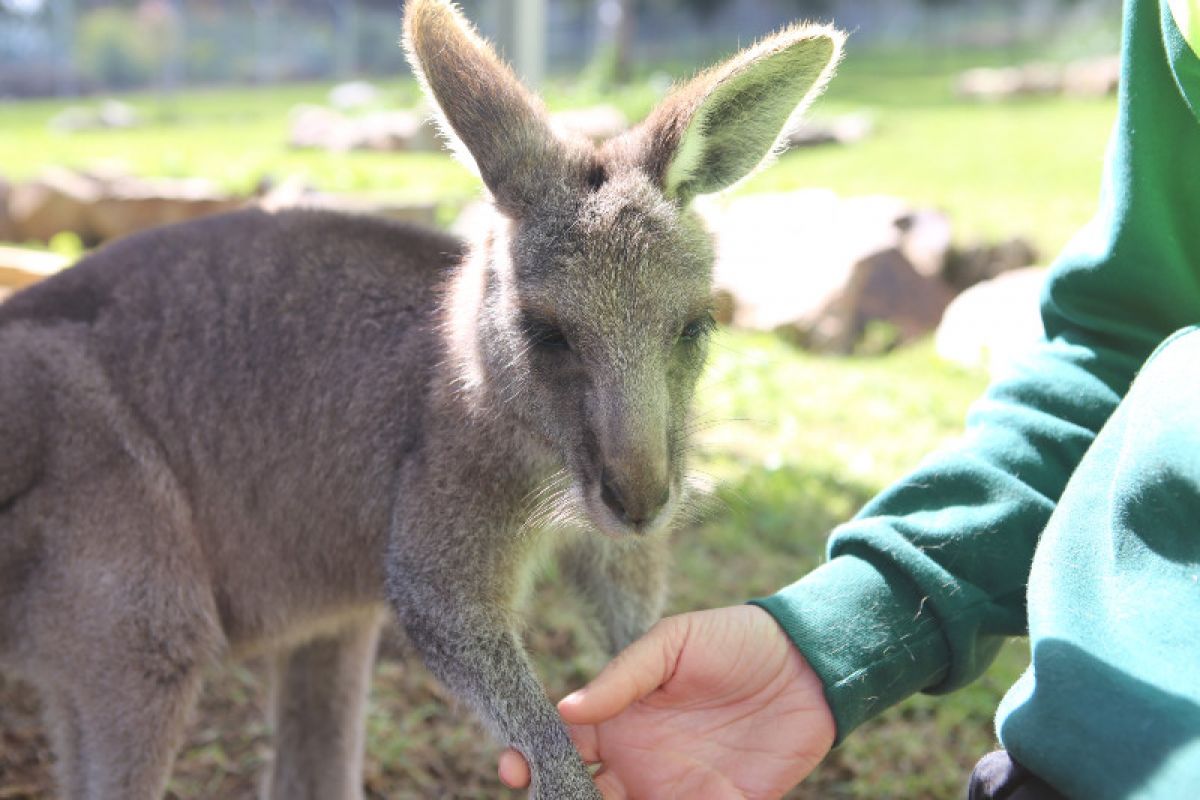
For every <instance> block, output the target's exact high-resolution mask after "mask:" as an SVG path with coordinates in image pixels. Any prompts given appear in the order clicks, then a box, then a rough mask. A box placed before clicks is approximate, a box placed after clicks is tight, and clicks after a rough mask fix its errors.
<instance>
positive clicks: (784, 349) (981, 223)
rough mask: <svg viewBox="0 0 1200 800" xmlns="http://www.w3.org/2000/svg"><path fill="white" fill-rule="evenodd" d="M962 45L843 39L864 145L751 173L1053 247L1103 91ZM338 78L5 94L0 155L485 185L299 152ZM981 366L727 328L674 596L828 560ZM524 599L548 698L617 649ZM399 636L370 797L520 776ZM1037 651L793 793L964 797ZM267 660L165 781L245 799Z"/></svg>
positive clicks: (1094, 151) (563, 613)
mask: <svg viewBox="0 0 1200 800" xmlns="http://www.w3.org/2000/svg"><path fill="white" fill-rule="evenodd" d="M982 58H984V59H987V58H988V57H987V56H984V57H982ZM965 63H966V59H965V58H964V57H962V56H954V55H947V56H943V57H942V58H941V59H940V60H939V61H938V62H937V63H935V64H933V65H932V66H931V65H930V64H929V63H928V62H927V61H922V60H920V59H917V58H915V57H913V56H912V55H911V54H871V53H862V54H859V53H856V52H854V50H853V48H852V50H851V53H850V55H849V57H848V59H847V61H846V63H845V64H844V66H843V68H842V70H841V75H840V76H839V78H838V79H837V80H836V81H835V83H834V85H833V87H832V89H831V91H830V92H829V94H828V96H827V97H826V98H824V99H823V100H822V101H821V102H820V103H819V104H818V106H817V108H816V112H817V113H818V114H822V115H828V114H837V113H845V112H857V111H865V112H867V113H870V114H871V115H872V116H873V118H874V120H875V124H876V131H875V133H874V135H873V136H872V137H871V138H870V139H868V140H867V141H865V142H863V143H861V144H859V145H857V146H854V147H849V148H843V149H838V148H819V149H812V150H806V151H798V152H792V153H789V154H786V155H785V156H783V158H782V159H781V160H780V162H779V163H778V164H776V165H775V166H773V167H772V168H771V169H769V170H767V171H765V172H763V173H762V174H761V175H759V176H757V177H756V178H754V179H753V180H751V181H750V182H748V183H747V184H745V185H744V186H742V187H741V188H740V189H739V191H742V192H754V191H779V190H787V189H793V188H799V187H802V186H825V187H830V188H833V189H835V190H837V191H839V192H843V193H889V194H897V195H901V196H905V197H908V198H911V199H912V200H914V201H916V202H919V203H924V204H930V205H935V206H939V207H941V208H944V209H945V210H947V211H948V212H949V213H950V215H951V217H952V219H953V221H954V223H955V225H956V231H957V234H958V236H959V238H960V239H962V240H970V239H974V238H994V237H999V236H1009V235H1023V236H1026V237H1028V238H1030V239H1031V240H1032V241H1033V242H1034V243H1035V244H1036V245H1037V246H1038V247H1039V248H1040V249H1041V251H1042V252H1043V253H1044V254H1046V255H1047V256H1048V255H1052V254H1053V253H1054V252H1055V251H1056V250H1057V249H1058V248H1059V247H1061V245H1062V244H1063V242H1064V241H1065V240H1066V238H1067V237H1068V236H1069V235H1070V233H1071V232H1072V231H1073V230H1074V229H1075V228H1076V227H1078V226H1079V225H1080V224H1081V223H1082V222H1083V221H1084V220H1085V219H1086V218H1087V216H1088V215H1089V214H1090V212H1091V210H1092V207H1093V203H1094V196H1095V192H1096V189H1097V187H1098V184H1099V172H1100V160H1101V155H1102V152H1103V145H1104V140H1105V138H1106V136H1107V132H1108V127H1109V125H1110V124H1111V120H1112V116H1113V110H1114V106H1113V103H1112V101H1110V100H1096V101H1066V100H1056V99H1036V100H1026V101H1020V102H1015V103H1008V104H1003V105H994V106H976V105H970V104H964V103H961V102H958V101H955V100H954V98H953V96H952V93H951V91H950V78H951V75H952V73H953V72H954V70H956V69H957V68H959V67H961V66H964V65H965ZM650 85H651V84H650V83H648V82H641V83H638V84H635V85H633V86H631V87H629V88H627V89H623V90H619V91H616V92H613V93H604V94H603V95H601V94H600V93H599V92H597V90H596V89H595V88H594V87H590V86H588V85H586V84H571V83H568V82H561V83H555V84H553V85H552V86H550V87H549V88H548V92H547V94H548V97H549V101H550V103H551V105H552V106H554V107H570V106H577V105H583V104H586V103H589V102H592V101H595V100H597V99H604V100H607V101H610V102H615V103H616V104H618V105H620V106H621V107H622V108H623V109H624V110H625V111H626V112H627V113H629V114H630V115H631V116H634V117H637V116H640V115H641V114H642V113H644V112H645V111H646V110H647V109H648V108H649V107H650V105H651V104H652V103H653V102H654V100H655V97H656V94H655V91H654V90H653V89H651V88H650ZM327 88H328V87H326V86H317V85H310V86H299V87H286V88H278V89H271V90H267V91H260V92H253V91H229V90H212V91H195V92H189V93H187V94H186V95H183V96H181V97H179V98H177V99H176V100H174V101H172V102H171V103H169V104H163V103H160V102H159V100H158V99H157V98H155V97H152V96H142V97H133V98H129V99H130V101H131V102H133V103H134V104H135V105H136V106H138V107H139V108H140V109H142V110H143V111H144V113H146V114H147V115H148V117H149V118H150V119H151V120H152V122H151V124H149V125H147V126H146V127H144V128H141V129H137V130H133V131H125V132H87V133H79V134H74V135H65V134H55V133H49V132H48V131H47V127H46V121H47V119H48V118H49V117H50V116H51V115H52V114H53V113H54V112H55V111H57V110H58V109H60V108H61V107H62V104H61V103H57V102H29V103H19V104H15V103H5V104H0V176H3V177H6V178H9V179H18V178H23V177H27V176H30V175H32V174H35V173H36V172H37V171H38V170H39V169H41V168H42V167H43V166H45V165H48V164H68V165H75V166H85V165H88V164H90V163H94V162H96V161H109V162H114V161H115V162H118V163H121V164H123V165H124V166H126V167H128V168H129V169H131V170H133V171H135V172H137V173H139V174H145V175H176V176H190V175H201V176H205V177H208V178H211V179H213V180H216V181H218V182H219V183H221V184H223V185H225V186H228V187H230V188H233V189H237V190H248V189H249V188H250V187H252V186H253V185H254V184H255V183H256V182H257V181H258V180H259V179H260V178H261V177H262V176H264V175H272V176H275V177H277V178H282V177H284V176H287V175H291V174H300V175H304V176H305V177H307V178H308V180H309V181H310V182H312V183H313V184H315V185H316V186H318V187H320V188H322V189H326V190H336V191H354V192H364V193H372V194H388V195H396V196H403V197H408V198H412V199H421V200H436V201H438V202H440V203H443V204H445V207H446V208H447V212H446V215H447V216H448V215H451V214H452V213H453V209H454V208H455V207H456V206H458V205H461V204H462V203H463V202H465V201H466V200H468V199H469V198H471V197H473V196H474V195H475V193H476V192H477V190H478V186H477V183H476V181H475V179H474V178H472V177H471V176H470V175H469V174H468V173H467V172H466V171H465V170H463V169H462V168H461V167H459V166H458V165H457V164H455V163H454V162H452V161H451V160H449V159H448V158H446V157H444V156H441V155H431V154H345V155H329V154H324V153H302V152H293V151H289V150H288V149H287V148H286V146H285V144H284V142H285V137H286V127H285V118H286V113H287V110H288V109H289V108H290V107H291V106H292V105H294V104H295V103H298V102H313V101H316V102H319V101H321V100H322V99H323V97H324V94H325V91H326V89H327ZM385 88H386V90H387V92H388V95H389V98H390V99H391V101H393V102H394V103H396V104H400V105H408V104H411V103H412V102H414V101H415V99H416V93H415V87H414V86H413V85H412V84H411V83H409V82H393V83H389V84H387V85H386V87H385ZM983 385H984V380H983V377H982V376H980V375H977V374H970V373H964V372H961V371H959V370H956V369H954V368H951V367H948V366H946V365H945V364H943V363H941V362H939V361H938V360H937V359H936V357H935V356H934V355H933V352H932V348H931V347H930V346H929V345H928V344H924V345H918V346H916V347H914V348H912V349H909V350H906V351H903V352H898V353H893V354H891V355H888V356H884V357H879V358H873V359H855V360H840V359H831V358H822V357H816V356H812V355H808V354H805V353H803V352H800V351H797V350H796V349H794V348H792V347H790V346H788V345H786V344H784V343H782V342H780V341H777V340H775V339H773V338H771V337H766V336H759V335H748V334H741V333H733V332H723V333H721V334H720V336H719V340H718V345H717V347H716V348H715V353H714V358H713V361H712V364H711V367H710V368H709V370H708V372H707V376H706V378H705V388H704V390H703V392H702V393H701V394H702V405H703V407H704V412H705V414H706V416H707V418H709V419H711V420H713V421H714V422H715V423H716V424H715V425H714V426H713V427H711V428H708V429H707V430H706V431H705V433H704V435H703V440H704V441H703V446H702V447H701V448H700V451H701V452H702V455H701V456H700V457H701V459H702V463H701V465H700V466H701V468H702V469H704V470H705V471H707V472H709V473H711V474H712V475H713V476H714V478H716V480H717V486H718V488H717V490H716V496H717V499H718V502H717V503H715V504H714V505H713V510H712V512H711V513H710V515H709V517H708V518H707V519H706V520H705V521H704V522H703V523H702V524H700V525H698V526H696V527H695V528H693V529H690V530H688V531H686V532H683V533H681V534H680V535H679V536H678V540H677V542H676V554H677V556H676V560H677V570H676V579H675V582H674V593H673V597H672V600H671V610H672V611H682V610H687V609H693V608H697V607H702V606H712V605H718V604H725V603H736V602H740V601H742V600H744V599H745V598H747V597H751V596H754V595H758V594H762V593H767V592H770V591H772V590H773V589H775V588H777V587H778V586H780V585H782V584H785V583H788V582H790V581H791V580H793V579H795V578H796V577H798V576H799V575H800V574H802V573H803V572H804V571H805V570H807V569H809V568H811V567H813V566H814V565H816V564H817V563H819V561H820V559H821V554H822V547H823V541H824V538H825V536H826V535H827V533H828V531H829V529H830V528H831V527H832V526H833V525H835V524H837V523H838V522H839V521H842V520H844V519H845V518H846V517H848V516H850V515H851V514H853V513H854V511H855V510H856V509H857V508H858V507H859V506H860V505H861V504H862V503H863V502H864V501H865V500H866V499H867V498H868V497H870V496H871V494H872V493H874V492H875V491H877V490H878V489H880V488H881V487H882V486H884V485H885V484H886V483H887V482H889V481H890V480H893V479H895V478H896V477H898V476H899V475H900V474H901V473H902V472H903V471H904V470H905V469H907V468H908V467H910V466H912V465H913V464H914V463H915V462H916V461H917V460H918V459H920V458H921V456H922V455H924V454H925V453H926V452H928V451H929V450H930V449H932V448H934V447H937V446H938V445H939V444H941V443H944V442H946V441H947V440H948V439H950V438H951V437H953V436H954V435H955V434H956V432H957V431H958V429H959V427H960V425H961V420H962V418H963V415H964V412H965V409H966V407H967V404H968V403H969V401H970V399H971V398H972V397H973V396H974V395H976V394H977V393H978V392H979V391H980V390H981V389H982V387H983ZM533 597H534V598H535V608H534V609H533V610H532V612H531V614H530V623H529V633H528V639H529V644H530V647H531V650H532V651H533V653H534V655H535V659H536V661H537V663H538V666H539V669H540V670H541V673H542V674H543V675H544V676H545V678H546V681H547V684H548V686H549V688H550V691H551V693H552V694H553V695H555V696H558V695H561V694H562V693H564V692H565V691H567V690H568V689H570V688H573V687H575V686H578V685H580V684H581V683H582V682H583V681H585V680H586V679H587V678H588V677H589V676H590V675H592V674H593V673H594V672H595V671H596V670H597V669H598V668H599V667H600V666H602V664H603V657H602V656H601V654H600V650H599V647H598V646H597V644H596V642H595V640H594V639H593V638H592V637H591V635H590V633H589V632H588V629H587V627H586V626H585V625H583V624H581V623H580V621H579V619H578V613H577V612H578V607H577V606H576V605H575V604H574V603H573V602H572V601H571V600H570V599H569V598H568V597H567V596H566V593H565V592H564V590H563V588H562V587H561V586H559V585H558V583H557V582H556V580H555V577H554V575H553V574H552V573H551V574H548V575H547V576H546V577H545V579H544V581H543V582H542V584H540V585H539V587H538V589H537V590H536V591H535V592H534V594H533ZM402 655H403V646H402V645H395V646H394V647H392V648H389V654H388V655H387V656H385V658H384V659H382V661H381V664H380V666H379V669H378V672H377V679H376V682H375V688H374V694H373V702H372V711H371V717H370V746H369V780H368V788H369V793H370V795H371V796H372V797H389V798H427V797H430V798H431V797H462V798H489V797H501V796H509V795H508V794H507V793H506V792H505V790H503V789H502V787H500V786H499V784H498V782H497V781H496V780H495V778H494V759H495V755H496V753H497V750H496V748H495V747H494V746H493V745H492V744H490V743H489V742H488V741H487V739H486V737H483V736H481V735H480V733H479V731H478V729H477V728H476V727H475V725H474V723H472V722H471V721H470V720H469V718H468V717H467V715H465V714H464V713H462V712H461V711H459V710H457V709H455V708H454V706H453V705H452V704H448V703H447V702H446V699H445V698H444V696H442V694H441V693H440V690H439V689H438V688H437V687H436V685H435V684H434V683H433V682H432V681H431V679H430V678H429V677H428V675H427V674H426V673H425V672H424V670H423V669H422V668H421V667H420V666H419V665H416V664H415V663H412V662H411V661H405V660H404V659H403V658H402V657H397V656H402ZM1025 658H1026V656H1025V652H1024V648H1023V646H1021V645H1019V644H1014V645H1011V646H1009V647H1008V648H1006V649H1005V651H1004V652H1003V653H1002V654H1001V656H1000V658H999V659H998V660H997V662H996V664H995V665H994V666H993V668H992V669H991V670H990V671H989V672H988V674H987V675H986V676H985V677H984V678H983V679H982V680H981V681H979V682H978V683H976V684H975V685H974V686H972V687H970V688H968V689H966V690H964V691H961V692H959V693H957V694H955V695H952V696H949V697H943V698H927V697H917V698H913V699H911V700H909V701H908V702H906V703H904V704H902V705H901V706H899V707H897V708H895V709H892V710H891V711H889V712H888V713H886V714H884V715H883V716H882V717H880V718H879V719H877V720H875V721H874V722H872V723H870V724H868V725H867V726H865V727H864V728H863V729H862V730H861V731H859V732H858V733H857V734H856V735H855V736H854V737H852V738H851V740H850V741H848V742H847V743H846V745H845V746H843V747H842V748H840V749H839V750H838V751H837V752H836V753H835V754H834V755H833V756H832V757H831V758H830V759H828V761H827V762H826V763H825V764H824V765H823V766H822V767H821V768H820V770H819V771H818V772H817V773H816V774H815V775H814V776H813V778H812V779H810V781H808V782H807V783H806V784H805V785H803V786H802V787H800V788H799V789H797V790H796V791H795V792H794V794H793V795H791V796H792V797H795V798H867V797H872V798H874V797H894V798H951V797H957V796H959V794H960V792H961V788H962V783H963V781H964V779H965V775H966V773H967V771H968V770H969V767H970V765H971V764H972V763H973V762H974V760H975V759H976V758H977V757H978V755H979V754H981V753H983V752H984V751H986V750H987V749H989V748H990V747H991V746H992V729H991V715H992V713H993V710H994V708H995V704H996V702H997V700H998V699H999V697H1000V695H1001V694H1002V693H1003V691H1004V689H1005V688H1006V687H1007V686H1008V684H1009V683H1011V681H1012V680H1013V679H1015V677H1016V676H1017V674H1018V673H1019V672H1020V670H1021V669H1022V668H1023V666H1024V663H1025ZM258 675H259V665H255V664H249V665H243V666H239V667H236V668H230V669H226V670H223V671H221V672H219V673H217V674H214V676H213V681H212V685H211V686H210V689H209V690H208V691H207V692H206V694H205V697H204V701H203V704H202V707H201V710H200V713H199V714H198V715H197V719H196V721H195V723H194V724H193V726H192V730H191V735H190V739H189V743H188V745H187V747H186V748H185V750H184V752H183V754H182V756H181V759H180V762H179V765H178V768H177V770H176V777H175V779H174V781H173V783H172V793H173V796H175V797H179V798H185V797H186V798H191V797H231V798H238V797H249V796H252V794H253V790H254V785H255V784H254V781H255V775H256V773H257V771H258V770H260V769H261V767H262V765H263V763H264V761H265V759H267V758H268V755H269V751H268V747H267V731H266V729H265V726H264V724H263V722H262V721H261V716H260V713H259V712H260V711H261V706H262V702H263V698H262V688H261V681H260V680H259V678H258ZM33 713H34V707H33V705H32V704H31V701H30V700H28V699H27V698H24V697H23V696H22V695H21V690H20V689H19V688H18V687H13V686H12V685H8V686H4V685H3V684H0V734H2V735H0V797H4V798H11V797H22V796H41V794H42V792H44V791H45V786H46V761H47V755H46V752H45V748H44V744H42V743H41V741H40V739H39V738H38V736H37V727H36V722H35V721H34V720H35V718H34V716H33ZM22 787H25V788H24V789H22ZM512 796H516V795H515V794H514V795H512Z"/></svg>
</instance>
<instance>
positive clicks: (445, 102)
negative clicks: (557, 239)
mask: <svg viewBox="0 0 1200 800" xmlns="http://www.w3.org/2000/svg"><path fill="white" fill-rule="evenodd" d="M403 44H404V49H405V52H406V54H407V55H408V61H409V64H410V65H411V66H412V69H413V72H414V73H416V76H417V79H418V80H419V81H420V83H421V85H422V87H423V88H424V90H425V94H426V95H427V96H428V97H429V99H430V100H431V101H432V104H433V106H434V108H435V115H436V117H437V118H438V122H439V124H440V127H441V129H442V133H443V134H444V135H445V136H446V138H447V140H448V141H449V144H450V147H451V149H452V150H453V151H454V153H455V155H456V156H458V158H459V160H460V161H462V162H463V163H464V164H465V165H466V166H467V167H468V168H470V169H472V170H474V171H475V172H476V173H478V174H479V176H480V177H481V178H483V182H484V184H486V185H487V188H488V190H489V191H490V192H491V193H492V196H493V197H494V198H495V199H496V202H497V204H498V205H500V206H501V208H502V209H504V210H506V211H508V212H509V213H515V214H519V213H520V212H521V211H523V210H525V209H527V208H528V207H529V206H531V205H532V204H533V203H534V202H536V200H537V199H538V197H539V196H541V195H544V190H543V188H542V187H543V186H544V185H545V184H546V181H547V174H548V172H549V173H552V172H553V169H554V167H555V166H556V165H557V164H558V163H559V162H560V161H562V158H563V147H562V145H561V143H560V142H559V141H558V140H557V138H556V137H555V135H554V133H553V132H552V131H551V128H550V125H549V122H548V118H547V116H546V112H545V110H544V108H543V107H542V104H541V103H540V102H539V101H538V100H537V99H536V98H535V97H533V95H531V94H530V93H529V92H528V91H526V90H525V87H523V86H522V85H521V83H520V81H518V80H517V77H516V75H514V74H513V72H512V70H511V69H510V68H509V67H508V66H507V65H506V64H505V63H504V62H503V61H501V60H500V59H499V57H497V55H496V53H495V52H494V51H493V50H492V48H491V47H490V46H489V45H488V43H487V42H486V41H484V40H483V39H482V38H481V37H480V36H479V34H478V33H477V32H476V31H475V29H474V28H473V27H472V26H471V23H470V22H468V21H467V20H466V19H465V18H464V17H463V15H462V14H461V13H460V12H459V10H458V9H457V8H455V7H454V5H452V4H451V3H449V2H447V0H408V2H406V3H405V9H404V42H403Z"/></svg>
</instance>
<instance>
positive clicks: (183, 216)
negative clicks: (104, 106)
mask: <svg viewBox="0 0 1200 800" xmlns="http://www.w3.org/2000/svg"><path fill="white" fill-rule="evenodd" d="M242 202H243V201H242V200H241V199H240V198H237V197H233V196H230V195H228V194H225V193H223V192H221V191H219V190H218V189H217V188H216V187H215V186H213V185H212V184H210V183H209V182H207V181H204V180H201V179H196V178H191V179H186V180H180V179H166V178H163V179H154V180H148V179H143V178H133V177H130V176H128V175H123V174H118V173H114V172H113V171H111V170H107V171H94V172H72V171H70V170H65V169H59V168H53V169H49V170H46V171H45V172H44V173H42V175H40V176H39V177H38V178H36V179H35V180H32V181H29V182H27V183H22V184H19V185H17V186H16V187H14V188H13V190H12V193H11V195H10V197H9V202H8V209H9V214H10V216H11V221H12V224H13V226H14V228H15V234H16V235H15V236H14V237H13V238H14V239H15V240H17V241H30V240H35V241H42V242H46V243H49V241H50V239H51V238H52V237H53V236H54V235H55V234H57V233H61V232H63V231H70V232H72V233H75V234H76V235H78V236H79V238H80V239H81V240H82V241H83V242H84V243H85V244H89V245H91V244H96V243H99V242H101V241H105V240H107V239H115V238H117V237H120V236H127V235H128V234H130V233H134V232H136V231H140V230H144V229H146V228H151V227H154V226H157V225H166V224H168V223H171V222H182V221H183V220H187V219H193V218H195V217H203V216H207V215H209V214H216V213H219V212H221V211H229V210H232V209H234V208H237V207H239V206H240V205H242Z"/></svg>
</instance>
